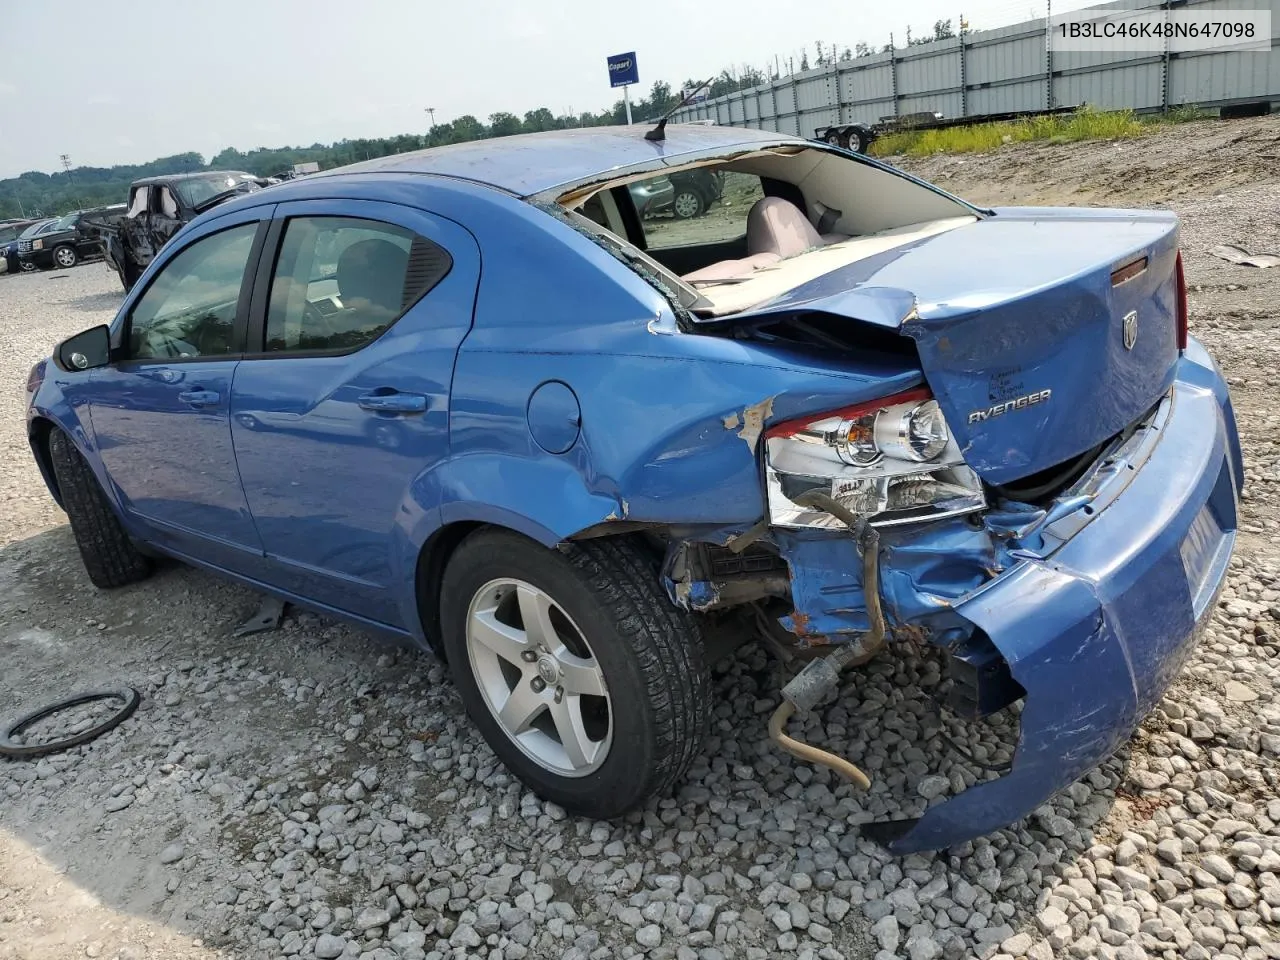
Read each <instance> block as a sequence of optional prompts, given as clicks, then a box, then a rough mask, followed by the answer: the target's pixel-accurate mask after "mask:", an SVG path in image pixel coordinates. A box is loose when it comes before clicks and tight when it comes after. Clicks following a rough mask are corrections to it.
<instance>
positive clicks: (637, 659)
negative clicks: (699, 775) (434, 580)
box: [441, 531, 710, 819]
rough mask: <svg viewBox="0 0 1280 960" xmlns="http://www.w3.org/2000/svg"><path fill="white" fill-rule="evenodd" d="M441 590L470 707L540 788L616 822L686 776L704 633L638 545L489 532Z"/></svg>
mask: <svg viewBox="0 0 1280 960" xmlns="http://www.w3.org/2000/svg"><path fill="white" fill-rule="evenodd" d="M441 597H442V599H441V623H442V627H443V639H444V645H445V653H446V655H447V657H448V659H449V664H450V669H451V671H452V673H453V677H454V681H455V683H456V684H457V687H458V692H459V693H460V695H461V697H462V701H463V703H464V704H465V705H466V708H467V712H468V713H469V714H470V715H471V718H472V719H473V720H474V721H475V723H476V725H477V726H478V727H479V728H480V732H481V733H482V734H483V735H484V737H485V739H486V740H487V741H488V742H489V746H490V747H492V748H493V751H494V752H495V753H496V754H497V755H498V757H499V759H501V760H502V762H503V763H504V764H506V766H507V767H508V768H509V769H510V770H511V771H512V772H513V773H515V774H516V776H518V777H519V778H520V779H521V780H523V781H524V782H525V783H526V784H527V785H528V786H529V787H530V788H531V789H532V790H533V791H534V792H535V793H537V794H539V795H540V796H542V797H545V798H546V799H549V800H552V801H554V802H556V803H558V804H560V805H561V806H562V807H564V808H565V809H567V810H569V811H572V812H574V813H580V814H583V815H585V816H589V817H593V818H596V819H609V818H612V817H617V816H620V815H622V814H624V813H626V812H627V811H629V810H632V809H634V808H635V807H637V806H639V805H641V804H643V803H644V802H645V801H646V800H647V799H649V798H650V797H652V796H654V795H656V794H662V793H665V792H667V791H668V790H670V788H671V787H672V786H673V785H674V783H675V782H676V781H677V780H678V779H679V778H680V777H681V776H683V774H684V772H685V771H686V770H687V769H688V766H689V764H690V762H692V760H693V758H694V756H695V755H696V754H697V752H698V750H699V749H700V748H701V746H702V741H703V737H704V736H705V730H706V726H707V718H708V712H709V708H710V703H709V700H710V683H709V679H708V675H707V670H706V666H705V664H704V663H703V657H702V642H701V637H700V635H699V632H698V627H697V624H696V622H695V621H694V619H693V618H692V617H691V616H690V615H688V614H686V613H683V612H682V611H680V610H677V609H676V608H675V607H674V606H672V604H671V602H670V601H669V600H668V599H667V597H666V595H665V594H664V593H663V591H662V590H661V588H660V587H659V584H658V571H657V568H656V565H655V564H654V563H652V562H651V561H650V560H649V558H648V557H647V555H646V554H644V553H643V552H641V551H640V550H639V548H638V547H637V546H636V545H635V544H634V543H632V542H630V541H627V540H624V539H611V540H599V541H591V542H588V543H583V544H579V545H575V546H574V547H572V548H571V550H570V551H569V552H567V553H562V552H558V551H552V550H548V549H546V548H545V547H542V546H540V545H539V544H537V543H534V542H533V541H531V540H527V539H525V538H523V537H520V536H517V535H515V534H511V533H507V532H502V531H484V532H481V533H477V534H474V535H472V536H471V537H469V538H468V539H467V540H466V541H464V542H463V543H462V544H461V545H460V546H459V547H458V549H457V551H456V552H455V553H454V555H453V557H452V558H451V559H450V561H449V566H448V568H447V569H446V571H445V575H444V582H443V584H442V590H441Z"/></svg>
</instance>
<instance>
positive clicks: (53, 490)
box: [27, 416, 63, 507]
mask: <svg viewBox="0 0 1280 960" xmlns="http://www.w3.org/2000/svg"><path fill="white" fill-rule="evenodd" d="M55 429H57V424H55V423H54V422H53V421H52V420H50V419H49V418H48V417H41V416H36V417H32V418H31V422H30V423H29V424H28V425H27V440H28V442H29V443H30V444H31V453H32V455H33V456H34V457H35V458H36V466H37V467H38V468H39V470H40V476H41V477H43V478H44V485H45V486H46V487H48V488H49V496H51V497H53V501H54V503H56V504H57V505H58V506H59V507H61V506H63V503H62V491H61V490H60V489H59V488H58V478H57V477H55V476H54V474H53V461H52V459H51V458H50V456H49V437H50V435H51V434H52V433H53V431H54V430H55Z"/></svg>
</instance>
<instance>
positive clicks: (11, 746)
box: [0, 687, 142, 760]
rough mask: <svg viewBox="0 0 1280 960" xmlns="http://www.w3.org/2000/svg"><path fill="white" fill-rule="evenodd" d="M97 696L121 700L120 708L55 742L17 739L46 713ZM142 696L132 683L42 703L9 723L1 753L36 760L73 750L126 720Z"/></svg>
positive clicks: (2, 737)
mask: <svg viewBox="0 0 1280 960" xmlns="http://www.w3.org/2000/svg"><path fill="white" fill-rule="evenodd" d="M97 700H119V701H120V709H119V710H117V711H116V712H115V713H113V714H112V715H111V716H109V717H107V719H106V720H104V721H102V722H101V723H99V724H98V725H97V726H94V727H91V728H90V729H88V730H83V731H81V732H80V733H77V734H73V735H71V736H69V737H65V738H64V739H62V740H56V741H53V742H52V743H34V744H30V745H27V744H18V743H14V741H13V738H14V737H15V736H17V735H18V734H19V733H21V732H22V731H24V730H26V729H27V728H28V727H29V726H31V725H32V724H33V723H36V722H37V721H39V720H43V719H44V718H45V717H51V716H53V715H54V714H55V713H59V712H61V711H63V710H67V709H69V708H71V707H78V706H81V705H83V704H86V703H93V702H95V701H97ZM141 700H142V697H141V696H140V695H139V693H138V691H137V690H135V689H133V688H132V687H123V688H121V689H119V690H95V691H93V692H91V693H80V694H76V695H75V696H74V697H68V698H67V699H65V700H59V701H58V702H57V703H55V704H51V705H50V706H47V707H41V708H40V709H39V710H35V711H33V712H32V713H28V714H27V715H26V716H24V717H20V718H19V719H17V720H14V721H13V722H11V723H9V724H7V725H5V727H4V728H3V729H2V730H0V757H7V758H8V759H10V760H34V759H36V758H37V757H47V756H49V755H50V754H54V753H62V752H63V751H64V750H70V749H71V748H72V747H78V746H80V745H81V744H83V743H88V742H89V741H90V740H96V739H98V737H100V736H102V735H103V734H104V733H107V732H109V731H111V730H114V729H115V728H116V727H118V726H120V724H122V723H124V722H125V721H126V720H128V719H129V718H130V717H131V716H133V714H134V711H136V710H137V709H138V704H139V703H140V702H141Z"/></svg>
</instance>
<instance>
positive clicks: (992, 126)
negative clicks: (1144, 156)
mask: <svg viewBox="0 0 1280 960" xmlns="http://www.w3.org/2000/svg"><path fill="white" fill-rule="evenodd" d="M1203 116H1204V114H1203V113H1202V112H1201V111H1200V110H1199V109H1198V108H1197V107H1194V106H1188V107H1178V108H1176V109H1175V110H1171V111H1170V112H1169V113H1166V114H1163V115H1155V116H1153V117H1151V118H1150V119H1145V118H1139V117H1138V116H1137V114H1135V113H1134V112H1133V111H1132V110H1113V111H1103V110H1091V109H1089V108H1087V107H1086V108H1083V109H1081V110H1077V111H1075V112H1074V113H1055V114H1046V115H1044V116H1039V117H1025V118H1023V119H1021V120H1008V121H1004V122H1001V123H975V124H973V125H972V126H967V127H946V128H944V129H941V130H908V131H904V132H902V133H892V134H889V135H887V136H884V137H881V138H880V139H879V140H877V141H875V142H874V143H873V144H871V149H870V151H869V152H870V153H871V154H872V155H873V156H877V157H886V156H893V155H896V154H907V155H908V156H912V157H927V156H931V155H933V154H935V153H990V152H991V151H993V150H998V149H999V148H1000V147H1002V146H1003V145H1004V144H1006V143H1026V142H1029V141H1033V140H1034V141H1042V142H1047V143H1074V142H1075V141H1077V140H1120V139H1129V138H1133V137H1141V136H1144V135H1145V134H1147V133H1149V132H1151V130H1152V128H1153V127H1155V126H1157V125H1161V124H1165V123H1176V122H1185V121H1188V120H1199V119H1201V118H1202V117H1203Z"/></svg>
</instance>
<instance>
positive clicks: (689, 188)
mask: <svg viewBox="0 0 1280 960" xmlns="http://www.w3.org/2000/svg"><path fill="white" fill-rule="evenodd" d="M670 180H671V186H672V188H673V190H674V191H675V193H674V196H673V197H672V198H671V212H672V214H673V215H674V216H675V217H676V219H678V220H688V219H689V218H690V217H700V216H702V215H703V214H704V213H706V212H707V208H708V207H710V206H711V204H713V203H715V202H716V201H717V200H719V199H720V195H721V194H722V193H723V192H724V174H723V173H720V172H718V171H713V170H685V171H682V172H680V173H673V174H672V175H671V177H670Z"/></svg>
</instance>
